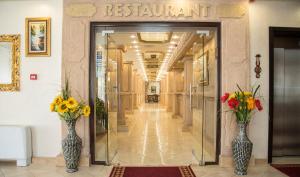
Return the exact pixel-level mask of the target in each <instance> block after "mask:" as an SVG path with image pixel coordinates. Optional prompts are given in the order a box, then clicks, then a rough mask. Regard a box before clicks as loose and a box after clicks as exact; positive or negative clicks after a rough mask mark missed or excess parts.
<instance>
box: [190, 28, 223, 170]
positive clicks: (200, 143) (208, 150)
mask: <svg viewBox="0 0 300 177" xmlns="http://www.w3.org/2000/svg"><path fill="white" fill-rule="evenodd" d="M196 35H197V39H196V42H195V43H194V45H193V74H192V78H193V79H192V84H191V87H190V89H191V91H190V99H191V113H192V117H193V126H192V127H193V129H192V133H193V135H194V137H195V143H194V144H193V150H192V151H193V154H194V156H195V158H196V159H197V160H198V161H199V164H200V165H205V164H207V163H210V162H216V134H217V133H216V132H217V128H216V125H217V115H216V112H217V111H216V110H217V100H218V98H217V91H218V90H217V85H218V79H217V55H216V54H217V33H216V31H215V30H198V31H197V32H196Z"/></svg>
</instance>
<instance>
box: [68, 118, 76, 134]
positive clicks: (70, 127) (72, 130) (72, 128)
mask: <svg viewBox="0 0 300 177" xmlns="http://www.w3.org/2000/svg"><path fill="white" fill-rule="evenodd" d="M66 124H67V126H68V131H69V133H75V126H76V120H67V121H66Z"/></svg>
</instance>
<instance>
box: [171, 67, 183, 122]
mask: <svg viewBox="0 0 300 177" xmlns="http://www.w3.org/2000/svg"><path fill="white" fill-rule="evenodd" d="M172 71H173V78H174V80H173V82H171V83H172V87H173V93H172V112H173V114H172V118H177V117H178V116H179V114H180V107H179V105H180V104H179V101H180V98H179V97H180V94H179V84H181V83H180V80H178V79H177V78H180V69H173V70H172ZM175 78H176V79H175Z"/></svg>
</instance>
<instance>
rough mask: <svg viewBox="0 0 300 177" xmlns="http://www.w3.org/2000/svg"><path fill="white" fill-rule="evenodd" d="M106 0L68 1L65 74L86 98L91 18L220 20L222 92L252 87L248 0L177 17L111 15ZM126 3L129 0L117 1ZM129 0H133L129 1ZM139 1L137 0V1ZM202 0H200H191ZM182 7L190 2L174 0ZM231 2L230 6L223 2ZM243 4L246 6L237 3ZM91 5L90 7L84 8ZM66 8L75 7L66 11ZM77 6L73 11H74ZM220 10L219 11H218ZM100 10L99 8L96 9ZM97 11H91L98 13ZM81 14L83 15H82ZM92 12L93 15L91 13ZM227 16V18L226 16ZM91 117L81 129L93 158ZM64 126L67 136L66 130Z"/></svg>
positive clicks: (225, 135) (224, 149)
mask: <svg viewBox="0 0 300 177" xmlns="http://www.w3.org/2000/svg"><path fill="white" fill-rule="evenodd" d="M77 2H80V3H84V2H89V3H93V4H90V7H87V6H84V4H80V6H79V7H80V8H77V9H76V8H68V7H70V5H72V4H74V3H77ZM105 2H106V1H104V0H88V1H87V0H64V9H65V10H64V16H63V20H64V24H63V58H62V60H63V69H62V71H63V72H62V73H65V72H67V73H68V72H71V73H72V74H71V76H70V79H71V81H70V84H71V86H72V88H73V89H75V90H77V92H78V94H80V95H81V96H82V97H83V98H84V99H85V100H86V101H88V95H89V88H88V87H89V82H88V81H89V78H88V73H89V70H88V68H89V63H88V61H89V41H90V40H89V35H90V34H89V31H90V29H89V28H90V22H91V21H105V22H108V21H174V22H175V21H178V22H180V21H186V22H187V21H194V22H201V21H202V22H205V21H219V22H221V27H222V31H221V33H222V41H221V45H222V49H221V58H222V73H221V74H222V84H221V88H222V92H225V91H233V90H234V89H236V83H239V84H240V85H241V86H242V87H245V88H247V87H249V81H250V76H249V58H248V56H249V39H248V36H249V34H248V29H249V27H248V24H249V21H248V0H228V1H224V0H213V1H201V3H203V4H209V5H210V10H209V13H208V17H203V16H202V17H193V18H186V19H185V18H183V17H180V18H177V17H168V18H165V17H139V16H138V17H136V16H133V17H126V18H125V17H108V16H104V15H103V12H104V9H103V8H104V6H103V4H105ZM114 2H116V3H117V2H125V1H114ZM126 2H129V1H126ZM133 2H136V1H133ZM146 2H148V3H162V2H165V3H170V2H171V1H161V0H154V1H153V0H152V1H150V0H148V1H146V0H145V1H143V3H146ZM190 2H194V3H195V2H198V3H199V2H200V1H190ZM173 3H174V4H176V3H177V5H178V6H180V5H182V3H183V4H186V1H173ZM224 3H227V5H226V6H224V5H222V4H224ZM236 3H239V4H240V3H241V4H242V6H235V5H234V4H236ZM73 7H74V6H73ZM82 7H87V9H82ZM66 9H69V10H70V9H71V10H70V11H68V14H67V13H66ZM72 9H73V10H72ZM217 9H218V10H217ZM95 10H96V11H95ZM94 11H95V13H91V12H94ZM78 14H79V16H78ZM87 15H89V16H87ZM222 17H226V18H222ZM88 121H89V120H88V119H82V120H81V121H80V122H79V123H78V125H77V130H78V133H79V136H80V137H82V138H83V156H84V157H86V158H89V154H90V152H89V122H88ZM221 127H222V128H221V156H225V157H226V156H230V155H231V140H232V138H233V137H234V136H235V130H236V124H235V119H234V117H232V115H231V114H225V113H223V114H222V125H221ZM62 129H63V137H64V136H65V129H64V128H63V127H62Z"/></svg>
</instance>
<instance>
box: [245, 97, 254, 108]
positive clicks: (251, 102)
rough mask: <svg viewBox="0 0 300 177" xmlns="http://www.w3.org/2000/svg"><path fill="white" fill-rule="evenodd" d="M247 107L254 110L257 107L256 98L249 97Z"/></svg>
mask: <svg viewBox="0 0 300 177" xmlns="http://www.w3.org/2000/svg"><path fill="white" fill-rule="evenodd" d="M246 102H247V109H248V110H253V109H254V108H255V100H254V98H252V97H250V98H247V101H246Z"/></svg>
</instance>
